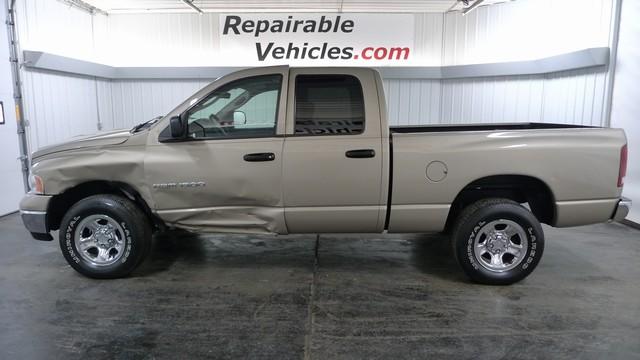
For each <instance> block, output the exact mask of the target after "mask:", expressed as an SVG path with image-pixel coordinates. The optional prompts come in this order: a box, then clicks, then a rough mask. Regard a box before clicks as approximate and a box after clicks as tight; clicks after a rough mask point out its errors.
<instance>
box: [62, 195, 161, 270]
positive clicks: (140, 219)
mask: <svg viewBox="0 0 640 360" xmlns="http://www.w3.org/2000/svg"><path fill="white" fill-rule="evenodd" d="M100 216H106V217H109V218H111V220H114V221H115V223H114V224H115V226H116V227H118V228H117V229H116V230H114V231H113V232H111V233H110V234H115V235H113V237H116V238H118V239H119V240H121V242H119V244H120V245H119V246H120V248H121V251H116V250H115V249H113V250H110V251H111V252H109V253H108V254H107V255H108V256H112V257H113V258H114V259H115V258H116V257H117V260H113V259H112V260H111V261H114V262H113V263H109V261H105V262H104V263H103V264H99V263H92V262H91V259H90V256H91V254H92V253H91V252H90V251H91V250H93V253H97V251H98V250H97V249H98V247H97V246H96V247H94V248H95V250H94V249H93V248H91V249H89V251H85V252H84V254H81V253H80V251H79V249H78V248H77V246H76V241H75V236H76V232H77V231H86V232H88V233H89V234H90V235H89V236H92V235H91V232H92V231H91V230H86V229H85V226H83V229H79V228H78V227H79V225H81V224H82V223H83V220H85V219H87V220H92V219H93V218H94V217H98V219H96V220H95V221H96V222H98V223H99V222H100V221H102V222H103V223H104V224H105V225H104V226H108V225H109V223H108V222H106V221H105V220H101V219H100V218H99V217H100ZM88 227H89V226H87V228H88ZM112 228H113V226H112ZM80 235H81V234H80ZM151 236H152V232H151V226H150V225H149V220H148V218H147V216H146V215H145V214H144V213H143V212H142V211H141V210H140V209H139V208H138V207H137V206H136V204H134V203H133V202H132V201H131V200H129V199H127V198H124V197H122V196H117V195H94V196H90V197H87V198H85V199H82V200H80V201H78V202H77V203H76V204H75V205H73V206H72V207H71V208H70V209H69V211H67V213H66V214H65V216H64V217H63V218H62V223H61V225H60V234H59V238H60V249H61V250H62V254H63V255H64V257H65V259H66V260H67V262H68V263H69V265H71V267H72V268H74V269H75V270H76V271H78V272H79V273H81V274H82V275H85V276H88V277H91V278H97V279H113V278H120V277H124V276H126V275H128V274H129V273H131V272H132V271H133V270H134V269H135V268H136V267H137V266H138V265H139V264H140V263H141V262H142V260H144V258H145V257H146V256H147V254H148V253H149V251H150V250H151V244H152V241H151ZM106 238H107V237H102V239H106ZM106 246H108V245H105V247H106ZM87 257H89V259H87ZM96 259H98V258H97V257H96ZM96 261H97V262H99V259H98V260H96Z"/></svg>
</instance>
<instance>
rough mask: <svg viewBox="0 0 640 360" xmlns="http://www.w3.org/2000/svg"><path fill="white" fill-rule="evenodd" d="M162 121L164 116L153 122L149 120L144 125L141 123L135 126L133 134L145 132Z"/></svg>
mask: <svg viewBox="0 0 640 360" xmlns="http://www.w3.org/2000/svg"><path fill="white" fill-rule="evenodd" d="M160 119H162V116H156V117H154V118H153V119H151V120H147V121H145V122H143V123H140V124H138V125H136V126H134V127H133V129H131V132H132V133H137V132H138V131H141V130H144V129H146V128H148V127H150V126H151V125H153V124H155V123H157V122H158V120H160Z"/></svg>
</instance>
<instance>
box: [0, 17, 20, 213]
mask: <svg viewBox="0 0 640 360" xmlns="http://www.w3.org/2000/svg"><path fill="white" fill-rule="evenodd" d="M0 8H1V9H2V13H1V14H0V23H1V24H2V26H0V43H3V45H2V46H0V101H2V103H3V104H4V118H5V123H4V125H0V144H2V148H1V149H0V216H2V215H5V214H7V213H10V212H14V211H16V210H18V203H19V202H20V198H22V195H23V194H24V187H23V183H22V168H21V164H20V161H19V160H18V156H19V155H20V151H19V146H18V135H16V134H17V124H16V115H15V112H14V111H15V110H14V108H15V103H14V101H13V87H12V83H13V80H12V78H11V66H10V63H9V47H8V46H7V44H8V40H7V28H6V26H4V21H5V12H4V6H0Z"/></svg>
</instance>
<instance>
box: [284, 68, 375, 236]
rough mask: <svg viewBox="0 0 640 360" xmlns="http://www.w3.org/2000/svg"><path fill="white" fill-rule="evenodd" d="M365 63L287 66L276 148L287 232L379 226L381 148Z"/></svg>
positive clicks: (370, 77)
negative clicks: (279, 148) (282, 127)
mask: <svg viewBox="0 0 640 360" xmlns="http://www.w3.org/2000/svg"><path fill="white" fill-rule="evenodd" d="M376 89H377V86H376V80H375V76H374V72H373V71H372V70H369V69H339V68H331V69H313V68H307V69H304V68H302V69H291V71H290V74H289V93H288V102H287V119H286V134H287V135H286V139H285V144H284V153H283V157H284V158H283V192H284V205H285V220H286V224H287V228H288V230H289V232H292V233H314V232H378V231H380V230H381V229H382V228H383V226H384V224H383V221H381V212H384V211H385V209H384V208H383V207H382V206H381V204H382V202H383V201H382V197H383V193H382V185H383V171H382V169H383V154H382V146H381V143H382V139H381V135H380V121H381V119H380V108H379V106H378V100H377V99H378V94H377V90H376Z"/></svg>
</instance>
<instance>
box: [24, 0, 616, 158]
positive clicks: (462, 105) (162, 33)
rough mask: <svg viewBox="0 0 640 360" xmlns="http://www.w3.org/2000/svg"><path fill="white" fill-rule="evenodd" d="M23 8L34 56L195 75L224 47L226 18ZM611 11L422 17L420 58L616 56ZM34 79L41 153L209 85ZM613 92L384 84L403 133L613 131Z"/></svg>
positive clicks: (557, 76)
mask: <svg viewBox="0 0 640 360" xmlns="http://www.w3.org/2000/svg"><path fill="white" fill-rule="evenodd" d="M19 3H21V4H22V8H21V9H20V13H19V14H20V24H19V28H20V38H21V47H22V48H23V49H28V50H42V51H48V52H51V53H54V54H59V55H64V56H71V57H76V58H80V59H86V60H91V61H95V62H102V63H108V64H111V65H120V66H123V65H127V66H170V65H182V66H187V65H202V64H203V59H210V58H211V57H212V56H214V57H215V56H216V54H217V53H216V51H217V50H218V48H219V34H218V21H219V19H218V15H217V14H211V13H209V14H203V15H199V14H191V13H182V14H158V13H151V14H112V15H109V16H104V15H94V16H90V15H89V14H87V13H84V12H82V11H81V10H78V9H75V8H72V7H69V6H66V5H63V4H62V3H61V2H59V1H52V0H24V1H21V2H19ZM611 8H612V0H563V1H557V0H518V1H514V2H508V3H503V4H498V5H492V6H487V7H480V8H478V9H477V10H476V11H474V12H472V13H471V14H469V15H467V16H464V17H463V16H461V15H460V14H459V13H449V14H446V15H445V14H434V13H425V14H415V15H414V20H415V21H414V28H415V30H414V42H415V44H414V52H416V53H417V54H419V55H420V57H421V58H423V59H424V64H421V65H425V66H426V65H454V64H455V65H458V64H471V63H483V62H497V61H512V60H523V59H535V58H541V57H546V56H551V55H556V54H559V53H565V52H569V51H574V50H578V49H582V48H587V47H599V46H609V37H610V34H609V29H610V17H611ZM550 9H551V12H550V11H549V10H550ZM48 14H51V15H48ZM578 14H579V16H578ZM50 16H52V17H54V18H56V19H59V20H60V21H62V22H64V23H65V25H66V26H65V29H64V30H55V31H50V28H52V27H54V25H56V23H57V24H59V23H60V21H58V22H56V21H52V20H51V18H50ZM87 19H89V20H87ZM61 32H62V33H61ZM87 34H90V35H91V36H89V35H87ZM226 65H232V64H226ZM24 72H25V88H27V89H28V90H27V91H26V92H27V94H26V97H27V118H28V119H29V121H30V122H31V124H32V126H31V128H30V131H29V136H30V139H31V145H32V149H37V148H38V147H41V146H43V145H46V144H50V143H52V142H57V141H61V140H63V139H64V138H66V137H68V136H71V135H75V134H82V133H87V132H93V131H95V130H96V129H97V123H98V121H100V122H101V123H102V128H103V129H112V128H120V127H130V126H133V125H134V124H135V123H138V122H140V121H143V120H146V119H149V118H151V117H153V116H156V115H158V114H164V113H166V112H167V111H168V110H169V109H171V108H172V107H173V106H175V105H177V103H178V102H180V100H182V99H184V98H185V97H187V96H188V95H190V94H191V93H192V92H194V91H195V90H196V89H197V88H199V87H202V86H204V85H205V84H206V82H207V80H186V79H185V80H170V81H163V80H139V81H136V80H127V81H120V80H116V81H106V80H97V79H92V78H79V77H74V76H68V75H65V74H53V73H46V72H42V71H32V70H25V71H24ZM606 85H607V69H606V68H605V67H599V68H592V69H583V70H574V71H565V72H558V73H553V74H547V75H536V76H503V77H490V78H473V79H455V80H443V81H440V80H406V79H385V89H386V90H387V100H388V108H389V118H390V122H391V123H392V124H396V125H398V124H433V123H476V122H525V121H536V122H564V123H576V124H585V125H600V126H606V125H607V116H606V114H605V113H604V101H605V93H606ZM43 97H45V98H46V100H43ZM96 107H97V108H96ZM49 129H54V131H50V130H49Z"/></svg>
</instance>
